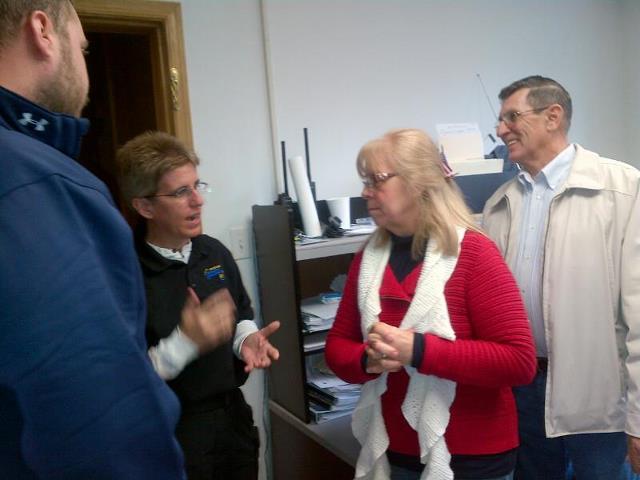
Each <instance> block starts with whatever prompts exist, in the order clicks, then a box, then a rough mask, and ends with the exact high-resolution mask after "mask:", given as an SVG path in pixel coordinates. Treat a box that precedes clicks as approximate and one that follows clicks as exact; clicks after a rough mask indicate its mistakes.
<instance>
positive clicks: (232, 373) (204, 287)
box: [136, 235, 253, 406]
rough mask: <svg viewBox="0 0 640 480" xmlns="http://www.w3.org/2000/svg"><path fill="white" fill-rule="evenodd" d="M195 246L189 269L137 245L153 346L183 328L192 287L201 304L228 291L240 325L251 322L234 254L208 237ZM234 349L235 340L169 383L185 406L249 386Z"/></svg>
mask: <svg viewBox="0 0 640 480" xmlns="http://www.w3.org/2000/svg"><path fill="white" fill-rule="evenodd" d="M191 242H192V250H191V256H190V258H189V263H188V264H185V263H183V262H179V261H175V260H169V259H166V258H164V257H163V256H162V255H160V254H159V253H158V252H156V251H155V250H154V249H153V248H151V247H150V246H149V245H148V244H147V243H146V242H145V241H144V240H143V239H138V241H137V242H136V248H137V251H138V257H139V259H140V264H141V266H142V272H143V274H144V281H145V289H146V295H147V327H146V336H147V342H148V344H149V346H154V345H156V344H157V343H158V342H159V341H160V339H161V338H165V337H167V336H169V334H171V332H172V331H173V330H174V329H175V328H176V326H177V325H178V324H179V323H180V320H181V312H182V307H183V306H184V303H185V301H186V298H187V287H189V286H191V288H193V290H194V291H195V292H196V294H197V295H198V298H199V299H200V301H202V300H204V299H205V298H207V297H208V296H209V295H211V294H212V293H213V292H215V291H216V290H218V289H220V288H222V287H227V289H228V290H229V292H230V293H231V296H232V297H233V299H234V301H235V303H236V308H237V309H238V318H237V321H239V320H251V319H253V309H252V308H251V300H250V299H249V296H248V295H247V292H246V290H245V288H244V285H243V284H242V278H241V277H240V271H239V270H238V266H237V265H236V262H235V260H234V259H233V256H232V255H231V252H229V250H228V249H227V248H226V247H225V246H224V245H223V244H222V243H221V242H219V241H218V240H216V239H215V238H212V237H209V236H207V235H199V236H197V237H195V238H193V239H191ZM232 345H233V339H231V340H230V341H229V342H227V343H225V344H223V345H220V346H219V347H218V348H216V349H215V350H213V351H211V352H209V353H207V354H205V355H202V356H200V357H198V358H197V359H195V360H194V361H193V362H191V363H189V364H188V365H187V366H186V367H185V369H184V370H183V371H182V372H181V373H180V375H178V376H177V377H176V378H175V379H173V380H171V381H169V382H167V383H168V385H169V386H170V387H171V388H172V389H173V391H174V392H175V393H176V395H178V397H179V398H180V401H181V402H182V404H183V406H184V405H194V404H198V403H201V402H206V401H207V400H208V399H210V398H212V397H214V396H216V395H218V394H221V393H226V392H229V391H230V390H232V389H234V388H236V387H239V386H240V385H242V384H243V383H244V382H245V380H246V379H247V374H246V373H245V372H244V363H243V362H242V361H241V360H239V359H238V358H237V357H236V356H235V354H234V353H233V348H232Z"/></svg>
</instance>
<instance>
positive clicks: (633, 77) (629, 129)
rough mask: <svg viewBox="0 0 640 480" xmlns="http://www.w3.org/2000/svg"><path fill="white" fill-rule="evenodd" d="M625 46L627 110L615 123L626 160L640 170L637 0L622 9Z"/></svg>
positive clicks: (639, 15) (639, 23) (639, 19)
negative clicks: (625, 150)
mask: <svg viewBox="0 0 640 480" xmlns="http://www.w3.org/2000/svg"><path fill="white" fill-rule="evenodd" d="M624 18H625V22H626V28H625V44H624V48H623V57H624V60H623V62H624V64H625V66H626V71H625V73H624V75H625V77H626V79H627V88H626V89H625V92H624V94H625V99H626V107H627V108H626V111H625V110H623V117H622V118H623V119H622V121H619V122H617V123H616V125H619V126H622V127H623V128H622V129H621V130H622V131H623V133H624V135H625V141H626V145H627V156H626V158H625V161H627V162H628V163H631V164H633V165H635V166H636V167H637V168H640V1H638V0H626V2H625V7H624Z"/></svg>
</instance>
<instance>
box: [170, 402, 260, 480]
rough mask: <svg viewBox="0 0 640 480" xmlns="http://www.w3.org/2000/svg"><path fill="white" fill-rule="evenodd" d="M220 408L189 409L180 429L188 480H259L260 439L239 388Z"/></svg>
mask: <svg viewBox="0 0 640 480" xmlns="http://www.w3.org/2000/svg"><path fill="white" fill-rule="evenodd" d="M219 403H220V404H219V405H209V406H207V407H206V408H203V407H202V406H200V407H198V408H185V409H184V410H183V413H182V417H181V418H180V421H179V422H178V426H177V427H176V437H177V438H178V441H179V442H180V445H181V446H182V450H183V451H184V457H185V469H186V471H187V478H188V480H256V479H257V478H258V453H259V449H260V437H259V435H258V429H257V428H256V427H255V426H254V424H253V415H252V413H251V407H250V406H249V405H248V404H247V402H245V400H244V397H243V395H242V392H241V391H240V390H239V389H235V390H234V391H232V392H230V393H228V394H227V395H226V396H224V398H223V399H221V400H220V402H219Z"/></svg>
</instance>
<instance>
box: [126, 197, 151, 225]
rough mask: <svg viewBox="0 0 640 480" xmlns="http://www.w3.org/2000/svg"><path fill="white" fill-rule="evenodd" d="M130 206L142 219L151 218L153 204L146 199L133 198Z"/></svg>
mask: <svg viewBox="0 0 640 480" xmlns="http://www.w3.org/2000/svg"><path fill="white" fill-rule="evenodd" d="M131 205H132V206H133V208H134V209H135V210H136V212H138V215H140V216H141V217H142V218H145V219H147V220H151V219H152V218H153V203H152V202H151V200H149V199H148V198H134V199H133V200H132V201H131Z"/></svg>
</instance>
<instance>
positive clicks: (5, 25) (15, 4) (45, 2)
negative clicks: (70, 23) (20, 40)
mask: <svg viewBox="0 0 640 480" xmlns="http://www.w3.org/2000/svg"><path fill="white" fill-rule="evenodd" d="M72 8H73V2H72V1H71V0H0V50H2V49H3V48H5V47H6V46H7V45H8V44H9V43H10V42H11V40H12V39H14V38H15V37H16V36H17V35H18V32H19V30H20V27H21V26H22V22H24V19H25V18H27V16H29V15H30V14H31V12H35V11H36V10H42V11H43V12H45V13H46V14H47V15H48V16H49V17H50V18H51V21H52V22H53V26H54V28H55V31H56V33H60V32H61V31H62V27H63V25H64V23H65V21H66V20H67V19H68V18H69V13H70V12H71V9H72Z"/></svg>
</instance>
